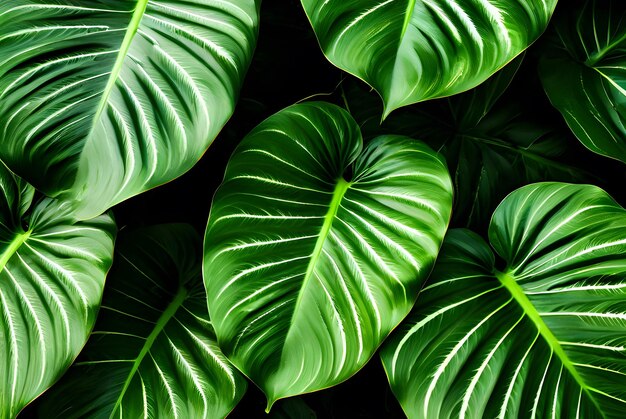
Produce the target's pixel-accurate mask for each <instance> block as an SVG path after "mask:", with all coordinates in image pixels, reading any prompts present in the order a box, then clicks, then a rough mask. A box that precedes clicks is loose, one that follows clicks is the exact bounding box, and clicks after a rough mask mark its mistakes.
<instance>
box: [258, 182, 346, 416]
mask: <svg viewBox="0 0 626 419" xmlns="http://www.w3.org/2000/svg"><path fill="white" fill-rule="evenodd" d="M349 187H350V182H347V181H346V180H345V179H343V178H339V180H338V181H337V185H336V186H335V190H334V192H333V198H332V199H331V201H330V205H329V207H328V211H327V212H326V216H325V217H324V224H322V228H321V230H320V234H319V236H318V237H317V241H316V242H315V248H314V249H313V253H311V259H310V260H309V265H308V266H307V268H306V274H305V275H304V279H303V280H302V286H301V287H300V293H299V294H298V298H297V300H296V304H295V306H294V310H293V316H295V315H296V313H297V312H298V307H300V304H302V296H303V295H304V292H303V290H304V289H305V288H306V286H307V284H308V283H309V281H310V280H311V278H312V277H313V272H314V271H315V267H316V266H317V262H318V261H319V258H320V255H321V254H322V249H323V248H324V243H325V242H326V239H327V238H328V235H329V234H330V229H331V228H332V226H333V221H334V220H335V216H336V215H337V211H339V206H340V205H341V200H342V199H343V196H344V195H345V194H346V191H347V190H348V188H349ZM292 321H293V317H292ZM267 396H268V397H267V408H266V409H265V412H266V413H269V411H270V409H271V408H272V405H273V404H274V402H275V401H276V400H274V399H273V397H274V395H273V394H272V395H270V394H268V395H267Z"/></svg>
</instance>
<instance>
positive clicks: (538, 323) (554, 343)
mask: <svg viewBox="0 0 626 419" xmlns="http://www.w3.org/2000/svg"><path fill="white" fill-rule="evenodd" d="M495 276H496V278H498V280H499V281H500V283H501V284H502V285H504V287H505V288H506V289H507V290H508V291H509V292H510V293H511V295H512V296H513V298H514V299H515V301H516V302H517V303H518V304H519V305H520V307H521V308H522V310H523V311H524V314H526V316H528V318H529V319H530V320H532V322H533V323H534V324H535V327H537V330H538V331H539V334H540V335H541V336H542V337H543V339H544V340H545V341H546V343H547V344H548V346H550V349H552V351H553V352H554V353H555V354H556V355H557V356H558V357H559V359H560V361H561V363H562V364H563V366H564V367H565V368H566V369H567V370H568V371H569V372H570V374H571V375H572V377H573V378H574V380H576V382H577V383H578V385H579V386H580V388H582V389H583V390H584V392H585V394H587V397H588V398H589V399H590V400H591V401H592V402H593V404H594V405H595V407H596V409H598V411H599V412H601V413H602V410H601V409H600V406H599V405H598V403H597V402H596V400H595V399H594V398H593V396H592V395H591V393H590V392H589V387H588V386H587V384H585V381H584V380H583V378H582V377H581V376H580V374H579V373H578V371H577V370H576V368H575V367H574V364H573V362H572V361H571V360H570V359H569V356H567V354H566V353H565V350H563V347H562V346H561V343H560V342H559V340H558V339H557V338H556V336H554V334H553V333H552V330H550V328H549V327H548V325H547V324H546V323H545V322H544V321H543V319H542V318H541V315H540V314H539V312H538V311H537V309H536V308H535V306H534V304H533V303H532V302H531V301H530V299H529V298H528V296H527V295H526V293H525V292H524V289H523V288H522V287H521V286H520V285H519V284H518V283H517V280H516V279H515V277H514V276H513V275H512V274H511V273H509V272H506V273H505V272H499V271H495Z"/></svg>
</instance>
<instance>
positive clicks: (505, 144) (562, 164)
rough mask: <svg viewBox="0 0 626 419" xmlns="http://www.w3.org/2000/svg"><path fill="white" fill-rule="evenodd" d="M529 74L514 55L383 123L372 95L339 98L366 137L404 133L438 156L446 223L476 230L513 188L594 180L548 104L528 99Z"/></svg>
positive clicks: (534, 87) (532, 91)
mask: <svg viewBox="0 0 626 419" xmlns="http://www.w3.org/2000/svg"><path fill="white" fill-rule="evenodd" d="M529 58H531V57H529ZM520 66H521V69H520V70H519V71H518V69H519V68H520ZM533 70H534V62H533V61H532V60H531V61H526V62H524V63H523V64H522V59H521V57H519V58H517V59H516V60H514V61H513V62H512V63H510V64H509V65H507V66H506V67H505V68H503V69H502V70H501V71H498V72H497V73H496V74H494V75H493V76H492V77H491V78H489V79H488V80H487V81H486V82H484V83H483V84H481V85H480V86H478V87H477V88H475V89H472V90H470V91H468V92H465V93H462V94H459V95H456V96H453V97H450V98H443V99H439V100H433V101H429V102H426V103H420V104H416V105H412V106H408V107H406V108H403V109H400V110H398V111H397V112H394V113H393V114H392V115H391V116H390V117H389V118H387V119H386V120H385V121H384V122H383V123H382V124H381V123H380V112H381V109H380V106H377V103H376V99H375V98H373V95H372V94H367V93H366V92H365V91H364V90H363V89H361V88H359V86H358V85H356V84H354V83H352V84H348V89H347V90H346V100H347V103H348V106H349V108H350V112H351V113H352V114H353V115H356V119H357V121H359V122H360V125H361V129H362V131H363V133H364V135H365V136H367V137H368V138H369V137H373V136H375V135H379V134H381V133H393V134H399V135H406V136H409V137H412V138H416V139H419V140H422V141H424V142H426V143H427V144H428V145H429V146H430V147H432V148H433V149H435V150H438V151H440V152H441V153H442V154H443V155H444V156H445V157H446V161H447V163H448V167H449V169H450V172H451V174H452V177H453V180H454V184H455V192H456V193H455V200H454V209H453V224H454V225H456V226H462V227H468V228H473V229H476V231H483V230H485V229H486V228H487V226H488V224H489V220H490V218H491V214H492V213H493V211H494V210H495V208H496V207H497V205H498V204H499V203H500V201H501V200H502V199H503V198H504V197H505V196H506V195H507V194H509V193H510V192H512V191H513V190H515V189H516V188H518V187H520V186H523V185H526V184H528V183H533V182H541V181H565V182H589V181H590V180H592V179H593V180H597V179H596V178H594V176H593V175H591V174H590V173H589V172H588V171H587V170H585V169H583V168H581V166H583V162H585V157H584V154H585V151H586V150H585V149H584V148H583V147H582V146H579V145H578V143H577V142H576V140H575V139H574V138H573V137H572V135H571V133H570V132H569V130H568V128H567V126H565V124H559V123H558V122H559V121H555V120H554V117H556V118H557V119H558V113H556V112H554V113H553V114H547V115H546V112H545V110H544V109H543V106H547V107H548V108H549V107H550V105H549V103H548V101H547V100H544V101H543V102H539V101H537V100H536V99H530V98H534V96H535V95H543V90H542V89H541V85H540V83H539V81H538V80H535V79H534V78H532V77H528V72H529V71H533ZM518 73H519V74H518ZM544 102H545V104H544ZM581 156H583V157H581ZM587 167H588V166H587Z"/></svg>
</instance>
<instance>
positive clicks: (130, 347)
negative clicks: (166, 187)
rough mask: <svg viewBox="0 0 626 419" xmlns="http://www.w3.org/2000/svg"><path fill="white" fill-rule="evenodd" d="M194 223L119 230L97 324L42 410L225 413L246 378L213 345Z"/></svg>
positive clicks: (76, 414) (67, 413)
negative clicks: (190, 224) (119, 234)
mask: <svg viewBox="0 0 626 419" xmlns="http://www.w3.org/2000/svg"><path fill="white" fill-rule="evenodd" d="M200 261H201V242H200V238H199V237H198V235H197V234H196V232H195V231H194V230H193V228H191V226H188V225H185V224H170V225H160V226H155V227H148V228H144V229H140V230H136V231H133V232H131V233H128V234H126V235H121V236H120V239H119V244H118V246H117V248H116V261H115V264H114V265H113V269H112V270H111V273H110V275H109V278H108V279H107V288H106V291H105V294H104V298H103V301H102V309H101V311H100V315H99V316H98V322H97V324H96V327H95V330H94V332H93V334H92V336H91V338H90V339H89V342H88V343H87V346H86V347H85V349H84V350H83V352H82V353H81V355H80V357H79V358H78V360H77V362H76V363H75V364H74V365H73V366H72V368H70V370H69V372H68V373H67V374H66V375H65V376H64V377H63V379H62V380H61V381H60V382H59V384H57V385H56V386H55V387H53V388H52V390H51V391H50V392H49V394H47V396H46V398H45V400H44V403H43V404H42V405H41V409H40V410H41V413H42V414H43V416H45V417H55V418H56V417H63V418H85V417H90V418H100V417H102V418H111V417H120V418H121V417H129V418H141V417H151V418H152V417H154V418H160V417H164V418H165V417H168V418H169V417H171V418H177V417H178V418H181V419H182V418H216V417H225V416H226V415H227V414H228V413H229V412H230V411H231V410H232V409H233V408H234V406H235V405H236V404H237V402H238V401H239V399H240V398H241V397H242V396H243V393H244V392H245V389H246V381H245V379H244V377H243V376H242V375H241V374H239V372H238V371H237V370H235V369H234V368H233V367H232V366H231V365H230V364H229V363H228V361H227V359H226V358H225V357H224V355H223V354H222V353H221V351H220V349H219V348H218V346H217V342H216V339H215V334H214V331H213V327H212V326H211V322H210V321H209V317H208V313H207V309H206V296H205V293H204V287H203V284H202V279H201V276H200V275H201V272H200V269H201V268H200V266H201V265H200Z"/></svg>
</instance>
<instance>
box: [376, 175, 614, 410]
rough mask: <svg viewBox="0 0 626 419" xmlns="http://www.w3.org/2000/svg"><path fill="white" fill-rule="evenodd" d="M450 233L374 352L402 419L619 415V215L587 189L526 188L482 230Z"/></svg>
mask: <svg viewBox="0 0 626 419" xmlns="http://www.w3.org/2000/svg"><path fill="white" fill-rule="evenodd" d="M489 238H490V242H491V245H492V246H493V249H494V250H495V251H496V253H497V254H498V255H499V256H500V257H501V258H502V259H503V260H504V262H505V267H504V269H503V270H502V271H500V270H498V269H497V268H496V266H499V265H500V263H499V262H498V263H496V260H495V257H494V254H493V252H492V250H491V249H490V247H489V245H488V244H487V243H486V242H485V241H484V240H483V239H482V238H480V237H479V236H478V235H476V234H474V233H472V232H470V231H469V230H451V231H450V232H449V233H448V236H447V237H446V240H445V242H444V246H443V247H442V250H441V255H440V259H438V262H437V266H436V267H435V269H434V271H433V274H432V276H431V278H430V280H429V281H428V283H427V286H426V287H425V288H424V289H423V290H422V292H421V293H420V296H419V298H418V301H417V304H416V306H415V310H414V311H413V312H412V313H411V315H410V316H409V318H408V319H407V321H406V322H405V323H404V324H403V325H402V326H400V328H399V329H398V331H397V333H395V334H394V335H393V337H392V338H390V340H389V341H388V342H386V343H385V347H384V349H383V350H382V353H381V357H382V360H383V364H384V366H385V369H386V371H387V375H388V377H389V380H390V383H391V386H392V389H393V391H394V393H395V394H396V396H397V397H398V400H399V401H400V403H401V404H402V406H403V408H404V409H405V411H406V412H407V414H408V415H409V416H410V417H419V418H444V417H501V418H504V417H506V418H509V417H510V418H514V417H520V416H524V417H525V416H529V417H572V418H574V417H576V418H577V417H581V418H596V417H597V418H601V417H606V418H619V417H622V416H623V412H624V408H625V406H626V384H625V383H626V380H624V378H625V376H626V356H625V355H626V281H625V278H626V256H625V255H626V211H625V210H624V209H623V208H622V207H620V206H619V205H618V204H616V203H615V201H613V199H612V198H611V197H609V196H608V195H607V194H606V193H605V192H604V191H602V190H601V189H599V188H596V187H594V186H588V185H571V184H563V183H538V184H533V185H529V186H525V187H523V188H520V189H518V190H517V191H515V192H513V193H512V194H511V195H509V196H508V197H507V198H506V199H505V200H504V201H503V202H502V204H501V205H500V206H499V207H498V209H497V210H496V212H495V213H494V216H493V220H492V223H491V226H490V229H489Z"/></svg>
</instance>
